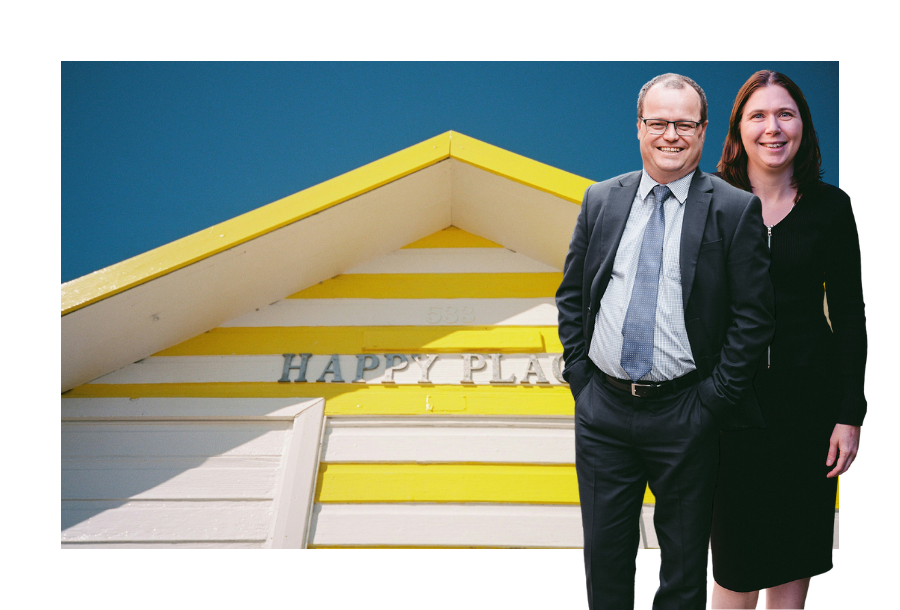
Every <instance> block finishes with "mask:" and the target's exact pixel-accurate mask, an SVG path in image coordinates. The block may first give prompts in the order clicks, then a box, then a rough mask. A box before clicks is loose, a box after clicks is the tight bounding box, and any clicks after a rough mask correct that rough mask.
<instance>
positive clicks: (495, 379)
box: [491, 354, 516, 383]
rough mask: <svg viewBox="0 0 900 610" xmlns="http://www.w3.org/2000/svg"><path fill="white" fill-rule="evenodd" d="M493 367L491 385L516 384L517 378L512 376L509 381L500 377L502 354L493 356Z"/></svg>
mask: <svg viewBox="0 0 900 610" xmlns="http://www.w3.org/2000/svg"><path fill="white" fill-rule="evenodd" d="M491 366H492V369H493V370H492V373H493V376H492V377H491V383H515V382H516V376H515V375H510V376H509V377H508V378H507V379H501V375H500V354H491Z"/></svg>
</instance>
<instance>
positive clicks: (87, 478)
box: [62, 456, 281, 500]
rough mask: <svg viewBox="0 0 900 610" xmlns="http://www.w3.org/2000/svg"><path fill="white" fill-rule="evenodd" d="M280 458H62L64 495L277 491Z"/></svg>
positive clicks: (234, 495) (160, 496)
mask: <svg viewBox="0 0 900 610" xmlns="http://www.w3.org/2000/svg"><path fill="white" fill-rule="evenodd" d="M280 465H281V458H280V457H277V456H276V457H231V458H227V457H225V458H218V457H214V458H180V457H172V458H167V457H166V458H159V457H157V458H122V457H110V458H102V459H90V458H80V459H63V461H62V499H63V500H79V499H86V498H88V499H91V500H117V499H126V498H127V499H132V500H222V499H266V500H272V499H274V496H275V484H276V479H277V474H278V468H279V466H280Z"/></svg>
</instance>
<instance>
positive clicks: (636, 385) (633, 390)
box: [631, 382, 659, 398]
mask: <svg viewBox="0 0 900 610" xmlns="http://www.w3.org/2000/svg"><path fill="white" fill-rule="evenodd" d="M657 387H659V386H658V385H657V384H655V383H634V382H632V383H631V395H632V396H634V397H635V398H647V396H642V395H641V394H638V388H645V389H648V390H653V389H656V388H657Z"/></svg>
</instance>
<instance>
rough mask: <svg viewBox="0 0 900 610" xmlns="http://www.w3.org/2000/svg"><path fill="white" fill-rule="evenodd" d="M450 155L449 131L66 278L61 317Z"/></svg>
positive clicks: (62, 290)
mask: <svg viewBox="0 0 900 610" xmlns="http://www.w3.org/2000/svg"><path fill="white" fill-rule="evenodd" d="M449 154H450V135H449V132H448V133H444V134H441V135H439V136H436V137H434V138H431V139H429V140H425V141H424V142H421V143H419V144H415V145H413V146H410V147H409V148H406V149H404V150H401V151H399V152H396V153H394V154H392V155H388V156H387V157H384V158H383V159H379V160H377V161H374V162H372V163H369V164H368V165H364V166H363V167H360V168H358V169H355V170H353V171H350V172H347V173H346V174H343V175H341V176H338V177H336V178H332V179H331V180H327V181H326V182H322V183H321V184H317V185H315V186H313V187H310V188H308V189H306V190H303V191H300V192H299V193H295V194H293V195H290V196H288V197H285V198H284V199H280V200H278V201H275V202H274V203H270V204H268V205H266V206H263V207H261V208H258V209H256V210H253V211H251V212H247V213H246V214H242V215H241V216H238V217H236V218H232V219H230V220H226V221H225V222H223V223H220V224H217V225H214V226H212V227H210V228H208V229H205V230H203V231H200V232H198V233H194V234H193V235H189V236H187V237H184V238H182V239H179V240H177V241H174V242H171V243H169V244H166V245H164V246H160V247H159V248H155V249H153V250H150V251H149V252H145V253H143V254H139V255H138V256H135V257H133V258H130V259H128V260H125V261H122V262H121V263H117V264H115V265H112V266H111V267H107V268H105V269H101V270H99V271H95V272H94V273H91V274H88V275H85V276H83V277H80V278H78V279H75V280H72V281H71V282H66V283H65V284H63V285H62V287H61V292H62V295H61V297H62V298H61V300H62V306H61V311H62V315H65V314H67V313H71V312H73V311H75V310H77V309H80V308H82V307H85V306H86V305H90V304H91V303H96V302H97V301H100V300H102V299H105V298H107V297H110V296H113V295H115V294H118V293H120V292H122V291H124V290H127V289H129V288H133V287H134V286H138V285H140V284H143V283H144V282H148V281H150V280H152V279H154V278H157V277H160V276H162V275H165V274H167V273H171V272H172V271H176V270H177V269H181V268H182V267H186V266H187V265H190V264H191V263H194V262H197V261H199V260H202V259H204V258H207V257H209V256H212V255H214V254H216V253H218V252H222V251H223V250H227V249H228V248H233V247H234V246H237V245H239V244H242V243H244V242H247V241H249V240H251V239H253V238H255V237H259V236H260V235H264V234H266V233H269V232H271V231H274V230H276V229H279V228H281V227H283V226H286V225H288V224H290V223H292V222H296V221H298V220H300V219H303V218H306V217H307V216H311V215H313V214H316V213H318V212H321V211H322V210H325V209H327V208H330V207H332V206H334V205H337V204H339V203H341V202H343V201H347V200H348V199H351V198H353V197H357V196H359V195H362V194H363V193H366V192H368V191H371V190H374V189H376V188H378V187H379V186H382V185H384V184H387V183H388V182H392V181H394V180H397V179H398V178H402V177H403V176H407V175H409V174H411V173H413V172H416V171H418V170H420V169H423V168H425V167H428V166H429V165H433V164H435V163H437V162H438V161H441V160H443V159H446V158H447V157H448V156H449Z"/></svg>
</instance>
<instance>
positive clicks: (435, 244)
mask: <svg viewBox="0 0 900 610" xmlns="http://www.w3.org/2000/svg"><path fill="white" fill-rule="evenodd" d="M502 247H503V246H501V245H500V244H498V243H495V242H492V241H491V240H489V239H485V238H483V237H479V236H477V235H472V234H471V233H469V232H468V231H463V230H462V229H459V228H457V227H452V226H451V227H447V228H446V229H444V230H443V231H438V232H437V233H432V234H431V235H429V236H428V237H423V238H422V239H420V240H419V241H414V242H413V243H411V244H409V245H407V246H403V248H401V250H404V249H407V248H502Z"/></svg>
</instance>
